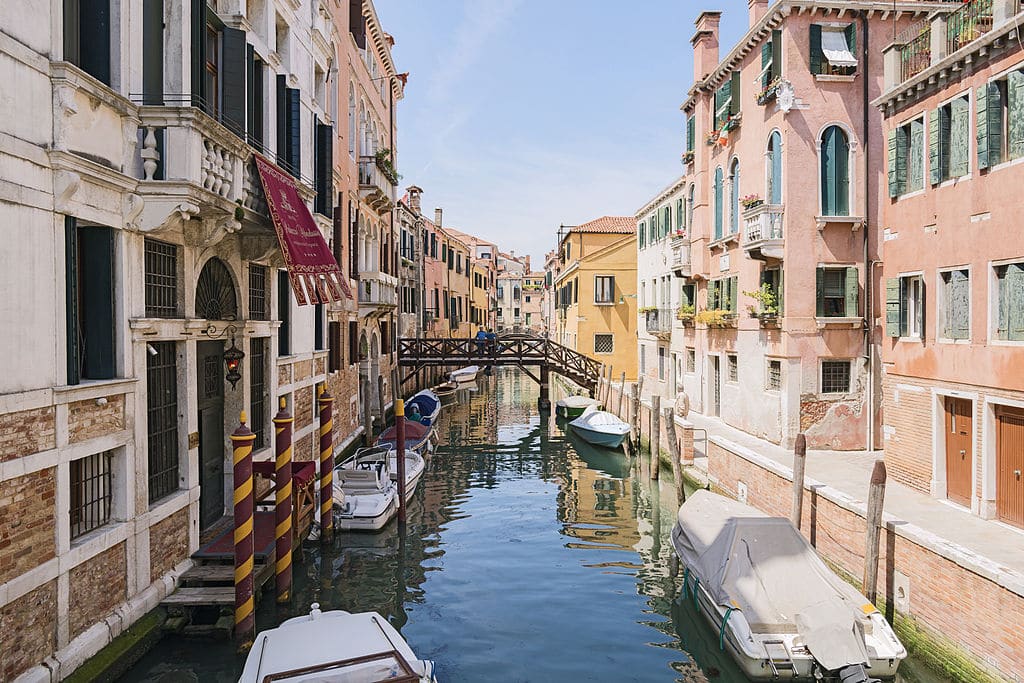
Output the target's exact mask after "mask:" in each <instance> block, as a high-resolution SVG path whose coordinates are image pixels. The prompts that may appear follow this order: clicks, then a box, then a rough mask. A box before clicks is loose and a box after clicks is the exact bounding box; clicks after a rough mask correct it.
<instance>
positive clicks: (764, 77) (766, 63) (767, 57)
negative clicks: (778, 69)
mask: <svg viewBox="0 0 1024 683" xmlns="http://www.w3.org/2000/svg"><path fill="white" fill-rule="evenodd" d="M773 47H774V46H773V45H772V41H771V40H766V41H764V43H762V44H761V88H767V87H768V84H769V83H771V82H772V69H771V68H770V67H771V64H772V49H773Z"/></svg>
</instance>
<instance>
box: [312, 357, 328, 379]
mask: <svg viewBox="0 0 1024 683" xmlns="http://www.w3.org/2000/svg"><path fill="white" fill-rule="evenodd" d="M325 372H327V359H326V358H323V357H321V358H317V359H316V360H315V361H314V362H313V374H314V375H322V374H324V373H325Z"/></svg>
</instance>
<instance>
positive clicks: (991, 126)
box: [986, 82, 1003, 166]
mask: <svg viewBox="0 0 1024 683" xmlns="http://www.w3.org/2000/svg"><path fill="white" fill-rule="evenodd" d="M1002 100H1003V98H1002V93H1001V92H1000V91H999V84H998V83H995V82H993V83H989V84H988V107H987V108H986V113H987V114H988V125H987V128H988V160H989V163H990V164H991V165H992V166H995V165H996V164H998V163H1001V162H1002V161H1003V101H1002Z"/></svg>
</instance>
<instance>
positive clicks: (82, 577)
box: [69, 543, 128, 638]
mask: <svg viewBox="0 0 1024 683" xmlns="http://www.w3.org/2000/svg"><path fill="white" fill-rule="evenodd" d="M127 571H128V567H127V562H126V558H125V544H124V543H118V544H117V545H115V546H114V547H113V548H110V549H108V550H105V551H103V552H102V553H100V554H99V555H97V556H96V557H93V558H91V559H89V560H86V561H85V562H83V563H82V564H80V565H78V566H77V567H75V568H74V569H72V570H71V575H70V577H69V583H70V585H71V596H70V607H71V610H70V611H71V615H70V621H69V626H70V630H71V637H72V638H75V637H76V636H78V635H79V634H81V633H82V632H83V631H85V630H86V629H87V628H89V627H90V626H92V625H93V624H95V623H96V622H97V621H99V620H100V619H103V618H104V617H106V616H107V615H108V614H110V613H111V612H113V611H114V609H115V608H116V607H117V606H118V605H120V604H121V603H123V602H124V601H125V600H126V599H127V590H128V585H127Z"/></svg>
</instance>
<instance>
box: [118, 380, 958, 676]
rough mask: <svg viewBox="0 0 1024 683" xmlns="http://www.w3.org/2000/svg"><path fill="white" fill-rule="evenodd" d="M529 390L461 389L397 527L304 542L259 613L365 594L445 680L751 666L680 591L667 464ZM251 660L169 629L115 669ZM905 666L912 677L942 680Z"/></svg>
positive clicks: (261, 620)
mask: <svg viewBox="0 0 1024 683" xmlns="http://www.w3.org/2000/svg"><path fill="white" fill-rule="evenodd" d="M537 398H538V389H537V386H536V384H535V383H534V382H533V380H532V379H530V377H528V376H527V375H525V374H523V373H521V372H519V371H517V370H501V371H497V372H496V373H495V375H494V376H493V377H481V378H480V379H479V380H478V382H477V385H476V386H475V387H472V388H471V389H468V390H464V391H460V392H459V394H458V395H457V396H456V398H455V401H454V402H452V403H450V404H448V405H446V407H445V408H444V409H443V410H442V413H441V418H440V420H439V424H438V430H439V435H440V445H439V447H438V449H437V451H436V452H435V453H434V455H433V457H432V458H431V459H430V460H429V462H428V464H427V470H426V472H425V473H424V476H423V479H422V480H421V482H420V485H419V488H418V490H417V491H416V494H415V496H414V497H413V498H412V500H411V502H410V506H409V517H408V524H407V527H406V533H405V534H404V535H400V534H399V529H398V525H397V524H396V523H392V524H390V525H389V526H388V527H387V528H386V529H384V530H383V531H382V532H381V533H378V534H340V535H338V536H337V537H336V538H335V540H334V543H333V545H331V546H330V547H327V548H320V547H318V546H307V547H306V548H304V550H303V560H302V561H301V562H297V563H296V564H295V582H296V585H295V591H294V599H293V604H292V606H291V607H290V608H289V609H288V610H287V611H282V610H281V609H280V608H278V607H277V606H276V605H275V604H274V601H273V599H272V597H271V596H270V595H269V594H268V595H267V596H266V599H264V600H263V602H262V603H261V605H260V607H259V609H258V613H257V628H258V629H265V628H270V627H272V626H274V625H276V624H277V623H278V622H280V621H281V620H283V619H284V618H287V617H289V616H294V615H296V614H300V613H304V612H306V611H308V609H309V604H310V603H312V602H318V603H320V605H321V608H322V609H325V610H326V609H344V610H348V611H352V612H361V611H367V610H374V611H377V612H379V613H380V614H382V615H383V616H384V617H385V618H387V619H388V620H389V621H390V622H391V623H392V624H393V625H394V626H395V627H396V628H397V629H398V630H399V631H401V633H402V635H403V636H404V637H405V638H406V639H407V640H408V641H409V644H410V645H411V647H412V648H413V650H414V651H415V652H416V654H417V655H418V656H419V657H421V658H425V659H433V660H434V661H435V662H436V672H437V676H438V679H439V680H441V681H444V682H448V681H685V682H699V681H711V682H714V683H717V682H722V683H742V682H743V681H745V680H746V679H745V678H744V677H743V676H742V675H741V674H740V673H739V672H738V670H737V669H736V667H735V665H734V664H732V662H731V661H730V660H729V659H728V657H727V656H725V655H724V654H723V653H722V652H721V651H720V650H719V647H718V637H717V633H712V630H711V628H710V627H709V626H708V625H707V623H706V622H704V621H702V620H701V618H700V617H699V615H698V614H697V612H696V610H695V609H694V607H693V604H692V602H691V601H687V600H683V599H681V597H680V595H679V589H678V586H679V585H680V581H679V578H678V577H677V576H675V574H676V572H675V565H674V563H673V562H672V558H673V551H672V546H671V544H670V543H669V534H670V532H671V528H672V524H673V522H674V520H675V512H676V509H677V507H676V503H675V493H674V488H673V484H672V480H671V472H666V471H664V470H662V472H661V478H660V480H659V481H658V482H653V485H651V484H650V483H649V482H648V479H649V477H648V476H646V472H644V473H643V476H641V473H640V472H639V471H638V465H637V462H638V461H637V460H636V459H634V460H633V461H632V463H631V462H630V460H629V459H627V458H626V457H625V456H624V455H623V454H622V453H621V452H618V453H614V452H610V451H605V450H603V449H596V448H594V447H591V446H588V445H587V444H585V443H583V442H581V441H580V440H578V439H577V438H575V437H573V436H571V435H568V434H566V433H565V431H564V430H563V428H562V425H561V424H560V423H558V422H556V420H554V419H547V418H545V419H541V416H540V414H539V412H538V410H537ZM243 662H244V656H242V655H239V654H238V653H237V652H236V650H235V647H234V645H233V644H232V643H230V642H228V641H211V640H201V641H200V640H197V639H189V638H181V637H177V636H166V637H164V638H163V639H162V640H161V641H160V642H159V643H158V644H157V646H156V647H155V648H154V649H153V650H151V651H150V652H149V653H148V654H147V655H146V656H145V657H144V658H143V659H142V660H141V661H140V662H139V663H138V664H137V665H136V666H135V667H133V668H132V669H131V670H130V671H129V672H128V674H127V675H126V676H125V677H124V679H123V680H125V681H158V682H160V683H179V682H189V681H225V682H226V681H235V680H237V678H238V675H239V673H240V671H241V668H242V664H243ZM908 664H909V666H907V667H906V668H905V670H904V671H905V674H904V676H903V680H904V681H905V682H907V683H935V682H936V681H939V680H940V679H937V678H935V677H934V676H932V675H930V674H928V673H927V672H924V671H921V670H920V667H916V666H914V664H913V662H908Z"/></svg>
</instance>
